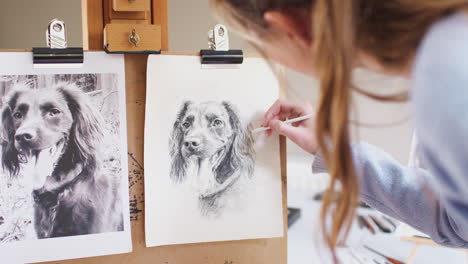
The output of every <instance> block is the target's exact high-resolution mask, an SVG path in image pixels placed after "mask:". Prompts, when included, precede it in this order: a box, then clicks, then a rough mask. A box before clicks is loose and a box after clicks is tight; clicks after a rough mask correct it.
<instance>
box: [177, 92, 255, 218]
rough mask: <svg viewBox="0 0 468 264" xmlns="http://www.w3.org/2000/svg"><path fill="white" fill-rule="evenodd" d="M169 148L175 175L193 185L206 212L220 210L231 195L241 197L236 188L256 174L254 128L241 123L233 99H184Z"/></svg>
mask: <svg viewBox="0 0 468 264" xmlns="http://www.w3.org/2000/svg"><path fill="white" fill-rule="evenodd" d="M169 149H170V151H169V152H170V153H169V154H170V157H171V170H170V178H171V180H172V181H173V182H174V183H175V184H187V185H190V186H191V187H192V188H191V190H193V192H194V193H195V197H198V200H199V201H198V204H199V209H200V213H201V214H202V215H207V216H213V215H214V216H217V215H219V214H221V213H222V210H223V206H224V202H225V201H226V199H236V197H232V195H239V192H231V190H232V189H235V187H236V185H239V182H240V181H241V180H246V179H250V178H251V177H252V176H253V175H254V168H255V151H254V148H253V139H252V133H251V126H250V125H245V124H242V122H241V119H240V116H239V113H238V110H237V109H236V108H235V106H234V105H233V104H231V103H229V102H216V101H207V102H201V103H194V102H191V101H186V102H184V103H183V104H182V105H181V107H180V109H179V111H178V113H177V116H176V119H175V122H174V124H173V128H172V133H171V136H170V140H169ZM237 187H239V186H237ZM240 188H242V187H240Z"/></svg>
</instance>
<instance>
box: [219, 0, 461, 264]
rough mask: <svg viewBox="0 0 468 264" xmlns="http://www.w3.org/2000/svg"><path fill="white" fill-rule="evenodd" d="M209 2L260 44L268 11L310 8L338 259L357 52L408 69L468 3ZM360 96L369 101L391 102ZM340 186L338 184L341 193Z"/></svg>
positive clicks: (352, 183)
mask: <svg viewBox="0 0 468 264" xmlns="http://www.w3.org/2000/svg"><path fill="white" fill-rule="evenodd" d="M210 3H211V6H212V7H213V9H214V10H215V12H216V13H217V15H218V16H220V17H221V18H222V19H223V20H224V22H225V23H227V24H229V25H230V26H232V27H233V28H234V29H237V30H239V31H241V32H243V33H244V34H255V36H256V37H258V38H259V39H262V40H263V41H268V40H270V39H272V38H274V32H272V30H271V28H270V25H269V24H268V23H266V22H265V20H264V18H263V16H264V13H265V12H266V11H271V10H277V11H284V12H287V10H288V9H291V8H300V9H306V10H310V15H311V18H312V21H311V23H312V36H310V37H311V39H312V41H313V42H314V45H313V46H314V48H315V49H316V50H315V54H317V55H316V58H315V60H314V61H313V62H311V63H313V64H312V65H314V66H315V69H317V70H318V76H317V77H318V78H319V80H320V100H319V106H318V114H317V120H316V122H317V139H318V140H319V146H320V150H321V152H322V153H323V157H324V158H325V161H326V163H327V168H328V172H329V174H330V176H331V182H330V185H329V187H328V189H327V192H326V194H325V196H324V200H323V206H322V213H321V219H322V227H323V232H324V237H325V239H326V243H327V245H328V246H329V248H330V249H331V250H332V252H333V257H334V260H335V262H337V259H336V254H335V253H334V252H335V251H334V249H335V247H336V245H337V244H338V243H339V242H341V241H343V240H344V239H345V238H346V236H347V234H348V232H349V228H350V226H351V223H352V221H353V217H354V214H355V210H356V209H355V208H356V205H357V203H358V200H359V184H358V181H357V177H356V172H355V168H354V165H353V159H352V154H351V148H350V132H349V124H348V123H349V119H348V116H349V109H350V97H351V88H352V87H353V86H352V70H353V67H354V60H355V58H356V54H357V52H358V51H364V52H366V54H368V55H370V56H372V57H373V58H375V59H376V60H377V62H378V63H380V64H381V65H382V66H383V67H384V68H387V69H392V70H395V69H399V68H402V67H407V66H408V63H409V60H410V58H411V57H412V55H414V54H415V53H416V51H417V48H418V46H419V44H420V43H421V40H422V38H423V37H424V35H425V34H426V32H427V30H428V28H429V27H430V26H431V25H432V24H433V23H434V22H435V21H437V20H439V19H441V18H443V17H445V16H447V15H450V14H452V13H454V12H456V11H458V10H461V9H465V8H466V7H467V6H468V0H443V1H442V0H210ZM356 89H357V88H356ZM361 92H362V93H365V94H366V95H368V96H370V97H373V98H375V99H380V100H388V99H389V98H385V97H381V96H377V95H373V94H371V93H368V92H364V91H361ZM405 98H406V97H405V96H398V97H393V98H391V99H394V100H405ZM311 133H313V131H311ZM338 185H341V186H342V188H341V189H342V190H341V191H339V190H338V188H337V186H338ZM328 216H331V219H332V224H331V228H326V226H327V225H326V219H327V218H328Z"/></svg>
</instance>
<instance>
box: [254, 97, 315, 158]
mask: <svg viewBox="0 0 468 264" xmlns="http://www.w3.org/2000/svg"><path fill="white" fill-rule="evenodd" d="M314 113H315V111H314V109H313V108H312V106H311V105H310V104H304V103H292V102H288V101H282V100H277V101H276V102H275V103H274V104H273V105H272V106H271V107H270V109H269V110H268V111H267V112H266V113H265V121H264V122H263V124H262V126H263V127H270V128H271V130H268V131H267V132H266V134H267V135H268V136H269V135H271V134H272V133H273V132H276V133H278V134H280V135H284V136H286V137H288V138H289V139H291V140H292V141H293V142H294V143H296V144H297V145H298V146H299V147H301V148H302V149H304V150H305V151H307V152H309V153H310V154H313V155H315V153H316V152H317V149H318V144H317V139H316V135H315V118H311V119H307V120H304V121H301V122H297V123H294V124H291V125H288V124H286V123H284V122H282V121H281V120H284V119H293V118H296V117H301V116H305V115H309V114H314Z"/></svg>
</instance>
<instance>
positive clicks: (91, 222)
mask: <svg viewBox="0 0 468 264" xmlns="http://www.w3.org/2000/svg"><path fill="white" fill-rule="evenodd" d="M23 86H24V85H23ZM5 99H6V100H4V107H3V110H2V116H1V118H2V125H3V138H4V142H3V143H2V165H3V168H4V170H5V171H6V172H8V173H9V174H10V175H11V176H12V177H14V176H17V175H18V174H19V173H20V172H22V171H24V168H25V167H27V166H29V167H32V168H33V169H32V170H31V171H32V172H30V174H32V175H23V177H26V178H27V179H28V180H31V181H32V185H33V191H32V196H33V199H34V228H35V230H36V234H37V237H38V238H39V239H44V238H52V237H65V236H75V235H86V234H96V233H104V232H115V231H122V230H123V217H122V206H121V202H122V200H121V199H120V196H119V188H120V187H119V184H120V180H119V179H118V177H117V176H116V175H111V174H110V173H105V172H104V171H103V170H102V166H101V165H102V158H103V157H102V154H101V152H100V144H101V142H102V140H103V136H104V132H103V123H102V122H103V121H102V117H101V116H100V113H99V112H98V111H96V110H94V109H93V106H92V103H91V101H90V98H89V96H88V95H86V94H85V93H84V92H83V91H81V90H80V89H78V88H77V87H75V86H74V85H73V84H67V83H63V84H57V85H56V86H55V87H48V88H41V89H31V88H28V87H25V86H24V87H20V88H18V87H16V88H14V89H12V91H11V92H10V93H9V94H8V95H7V96H6V97H5Z"/></svg>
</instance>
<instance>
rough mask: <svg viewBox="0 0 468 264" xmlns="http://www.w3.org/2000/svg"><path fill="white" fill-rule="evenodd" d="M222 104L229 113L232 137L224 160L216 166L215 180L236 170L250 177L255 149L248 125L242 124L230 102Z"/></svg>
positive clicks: (220, 179)
mask: <svg viewBox="0 0 468 264" xmlns="http://www.w3.org/2000/svg"><path fill="white" fill-rule="evenodd" d="M222 105H223V106H224V108H225V109H226V111H227V113H228V115H229V122H230V124H231V127H232V130H233V139H232V145H231V147H230V148H229V149H228V152H227V153H226V155H225V157H224V160H223V161H222V162H221V163H220V165H219V166H218V168H216V175H217V178H216V180H217V181H218V182H219V183H223V182H224V181H226V180H227V178H229V177H230V176H232V174H233V173H235V172H237V171H238V172H240V173H241V174H242V175H245V176H248V177H252V175H253V173H254V167H255V161H254V158H255V151H254V148H253V137H252V129H251V127H250V125H249V126H247V127H245V128H244V127H243V126H242V122H241V121H240V118H239V114H238V112H237V110H236V109H235V108H234V106H233V105H232V104H230V103H228V102H223V103H222Z"/></svg>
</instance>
